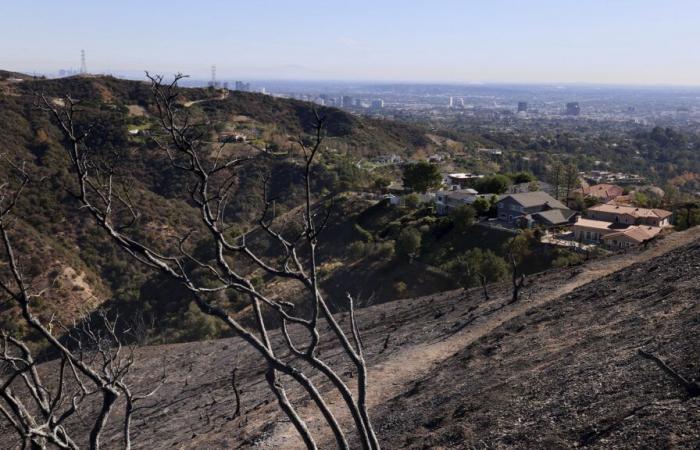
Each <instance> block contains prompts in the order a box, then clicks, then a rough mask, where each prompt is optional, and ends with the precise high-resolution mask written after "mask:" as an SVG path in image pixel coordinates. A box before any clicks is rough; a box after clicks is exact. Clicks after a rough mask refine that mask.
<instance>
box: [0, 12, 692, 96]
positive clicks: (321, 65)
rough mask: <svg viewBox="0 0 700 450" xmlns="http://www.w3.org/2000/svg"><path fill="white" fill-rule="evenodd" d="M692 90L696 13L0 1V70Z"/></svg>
mask: <svg viewBox="0 0 700 450" xmlns="http://www.w3.org/2000/svg"><path fill="white" fill-rule="evenodd" d="M81 49H85V51H86V54H87V62H88V69H89V70H90V71H92V72H104V71H113V72H128V71H134V72H136V71H141V70H144V69H148V70H151V71H156V72H165V73H172V72H175V71H181V72H185V73H189V74H191V75H193V76H197V77H208V76H209V75H208V74H209V68H210V66H211V65H213V64H215V65H216V66H217V69H218V74H219V78H243V79H246V78H276V79H286V78H296V79H298V78H309V79H350V80H399V81H447V82H479V81H487V82H488V81H491V82H595V83H622V84H685V85H698V84H700V0H400V1H399V0H342V1H336V0H326V1H311V0H288V1H283V0H247V1H240V0H229V1H212V0H199V1H197V0H189V1H182V0H170V1H163V0H150V1H148V0H147V1H144V0H140V1H134V0H119V1H116V0H115V1H111V0H110V1H108V0H92V1H87V0H21V1H19V0H0V68H3V69H11V70H22V71H32V70H36V71H56V70H58V69H60V68H70V67H74V68H77V67H78V66H79V65H80V50H81Z"/></svg>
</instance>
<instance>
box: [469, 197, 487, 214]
mask: <svg viewBox="0 0 700 450" xmlns="http://www.w3.org/2000/svg"><path fill="white" fill-rule="evenodd" d="M472 206H473V208H474V209H475V210H476V212H477V213H478V214H479V215H480V216H485V215H488V213H489V211H490V210H491V202H490V201H489V200H488V199H487V198H486V197H477V198H476V200H474V204H473V205H472Z"/></svg>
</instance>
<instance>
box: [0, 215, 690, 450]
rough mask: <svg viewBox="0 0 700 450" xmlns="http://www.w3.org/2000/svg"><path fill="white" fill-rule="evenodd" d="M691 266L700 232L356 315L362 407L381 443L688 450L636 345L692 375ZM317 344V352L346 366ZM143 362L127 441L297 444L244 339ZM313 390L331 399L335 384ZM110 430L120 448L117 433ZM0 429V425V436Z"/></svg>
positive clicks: (668, 386)
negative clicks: (524, 279) (516, 284)
mask: <svg viewBox="0 0 700 450" xmlns="http://www.w3.org/2000/svg"><path fill="white" fill-rule="evenodd" d="M699 273H700V228H696V229H690V230H687V231H685V232H682V233H675V234H672V235H670V236H667V237H666V238H664V239H663V240H660V241H658V242H656V243H655V244H654V245H653V246H651V247H650V248H649V249H648V250H646V251H643V252H639V253H633V252H630V253H627V254H621V255H616V256H613V257H610V258H605V259H599V260H594V261H592V262H591V263H589V264H586V265H584V266H580V267H578V268H575V269H567V270H561V271H550V272H545V273H542V274H539V275H535V276H532V277H530V278H529V280H528V283H527V285H526V287H525V288H524V289H523V296H522V298H521V300H520V301H519V302H518V303H516V304H513V305H508V304H507V302H508V300H509V294H510V292H509V286H508V285H507V284H503V285H498V286H491V287H490V290H489V294H490V296H491V299H490V300H489V301H484V300H483V298H482V295H481V292H480V290H478V289H477V290H472V291H467V292H464V291H461V290H459V291H452V292H446V293H444V294H438V295H433V296H429V297H423V298H416V299H409V300H402V301H399V302H391V303H386V304H382V305H377V306H373V307H369V308H364V309H362V310H360V311H359V312H358V319H359V322H360V324H361V325H362V329H361V332H362V334H363V341H364V344H365V348H366V353H367V356H368V362H369V365H370V370H369V378H370V383H371V384H370V386H369V397H368V403H369V405H370V411H371V415H372V417H373V419H374V422H375V424H376V426H377V429H378V434H379V438H380V440H381V442H382V444H383V447H384V448H387V449H393V448H492V447H493V448H511V447H514V448H571V447H577V446H581V447H599V448H611V447H612V448H642V447H649V448H657V447H677V448H696V447H697V445H698V442H700V431H699V430H698V427H697V423H698V420H700V398H697V397H696V398H692V399H688V398H686V395H685V394H684V392H683V391H682V389H680V388H679V386H678V385H676V384H675V383H674V382H673V381H672V380H671V379H670V378H669V377H668V376H667V375H666V374H665V373H663V372H662V371H661V370H660V369H659V368H658V367H657V366H656V365H655V364H654V363H652V362H651V361H648V360H646V359H643V358H641V357H639V356H638V355H637V350H638V349H639V348H640V347H641V348H644V349H646V350H648V351H651V352H653V353H654V354H656V355H658V356H659V357H661V358H662V359H664V360H665V361H667V362H668V364H669V365H670V366H671V367H673V368H675V369H676V370H678V371H679V372H680V373H681V374H683V375H684V376H685V377H687V378H693V377H697V376H698V375H700V366H699V362H700V338H699V336H700V304H698V297H699V296H700V277H698V274H699ZM343 323H344V325H347V322H346V321H343ZM297 337H298V338H301V337H300V336H297ZM274 339H275V340H276V341H277V342H279V340H280V336H279V335H274ZM323 340H324V342H325V344H324V345H322V347H321V353H322V354H323V355H324V357H328V358H330V359H331V360H332V361H334V362H335V364H336V366H339V367H340V373H344V371H343V368H342V367H343V363H342V362H341V361H340V360H339V358H340V355H339V353H338V352H337V349H336V348H335V346H334V345H333V344H332V343H330V342H329V340H328V339H326V336H324V338H323ZM234 367H235V368H236V369H237V378H238V386H239V388H240V390H241V409H242V412H243V414H242V416H240V417H234V416H233V411H234V409H235V401H234V399H235V395H234V391H233V389H232V388H231V385H230V374H231V370H232V369H233V368H234ZM136 369H137V370H136V371H135V373H134V374H133V380H134V381H136V382H138V384H139V389H141V388H142V389H143V390H144V391H147V390H149V387H148V386H149V384H150V381H149V380H151V381H152V380H157V379H158V378H159V377H160V376H161V375H162V374H163V373H165V374H167V376H168V378H167V382H166V383H165V385H164V386H163V388H162V389H161V390H159V391H158V393H157V395H156V396H154V397H153V398H152V399H149V400H147V401H146V402H144V403H143V405H142V406H145V408H144V409H143V410H141V411H140V412H139V414H138V415H137V418H136V419H135V421H134V424H133V427H134V431H133V436H132V438H133V442H134V444H135V447H136V448H148V449H154V448H285V449H287V448H301V442H300V440H299V439H298V437H297V435H296V433H295V432H294V430H293V428H292V427H291V426H290V424H289V422H288V421H287V420H286V419H285V418H284V417H283V416H282V415H281V414H280V413H279V411H278V408H277V405H276V403H275V401H274V399H273V398H272V396H271V395H270V394H269V392H268V389H267V386H266V383H265V381H264V378H263V374H264V370H265V367H264V365H262V364H260V360H259V358H258V357H257V356H256V355H255V354H254V353H253V352H252V351H251V350H250V349H249V348H248V347H247V346H246V345H245V344H243V343H242V342H241V341H240V340H239V339H236V338H234V339H226V340H219V341H213V342H199V343H191V344H179V345H170V346H160V347H150V348H144V349H142V350H141V351H139V354H138V362H137V368H136ZM288 384H290V383H288ZM320 389H321V390H322V391H325V392H326V393H327V398H328V400H329V402H330V403H331V405H333V406H334V407H338V408H339V407H340V405H341V402H340V401H338V400H339V399H336V398H335V396H334V395H333V394H332V392H330V390H331V387H330V386H329V385H327V384H323V383H321V384H320ZM290 398H291V399H292V400H293V401H294V402H295V404H297V405H299V406H300V411H301V413H302V415H303V416H304V418H305V419H306V420H307V423H308V425H309V427H310V428H311V429H312V430H314V432H315V433H316V435H317V436H319V437H320V439H319V441H320V447H321V448H333V442H332V436H331V435H330V432H329V430H327V429H326V428H325V427H324V424H323V421H322V420H321V419H320V418H319V417H318V415H317V414H316V413H315V410H314V409H313V408H311V407H310V406H308V404H307V403H305V398H304V397H303V395H302V393H301V392H300V391H299V390H297V389H290ZM336 413H337V415H338V417H339V418H340V419H341V420H342V421H343V423H346V424H349V423H350V421H349V418H348V417H346V416H345V415H343V413H342V410H340V409H338V410H337V411H336ZM71 426H72V427H76V428H79V427H80V424H71ZM109 435H110V436H109V439H111V442H112V443H113V444H114V445H115V446H118V442H119V439H120V438H121V435H120V432H119V430H117V429H112V430H111V432H110V433H109ZM6 436H7V435H6V434H3V431H2V430H0V441H2V442H9V441H4V440H3V439H5V438H6ZM106 437H107V436H106ZM324 439H325V440H324Z"/></svg>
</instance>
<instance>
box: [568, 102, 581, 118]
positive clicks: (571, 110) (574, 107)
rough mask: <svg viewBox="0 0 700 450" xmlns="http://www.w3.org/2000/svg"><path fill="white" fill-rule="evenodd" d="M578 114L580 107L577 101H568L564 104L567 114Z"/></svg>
mask: <svg viewBox="0 0 700 450" xmlns="http://www.w3.org/2000/svg"><path fill="white" fill-rule="evenodd" d="M579 114H581V107H580V106H579V104H578V102H569V103H567V104H566V115H567V116H578V115H579Z"/></svg>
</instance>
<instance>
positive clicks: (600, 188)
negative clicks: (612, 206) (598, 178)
mask: <svg viewBox="0 0 700 450" xmlns="http://www.w3.org/2000/svg"><path fill="white" fill-rule="evenodd" d="M579 191H580V192H581V193H582V194H583V195H590V196H591V197H598V198H614V197H618V196H620V195H623V194H624V193H625V190H624V189H622V188H621V187H620V186H617V185H615V184H605V183H602V184H595V185H593V186H587V187H582V188H581V189H579Z"/></svg>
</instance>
